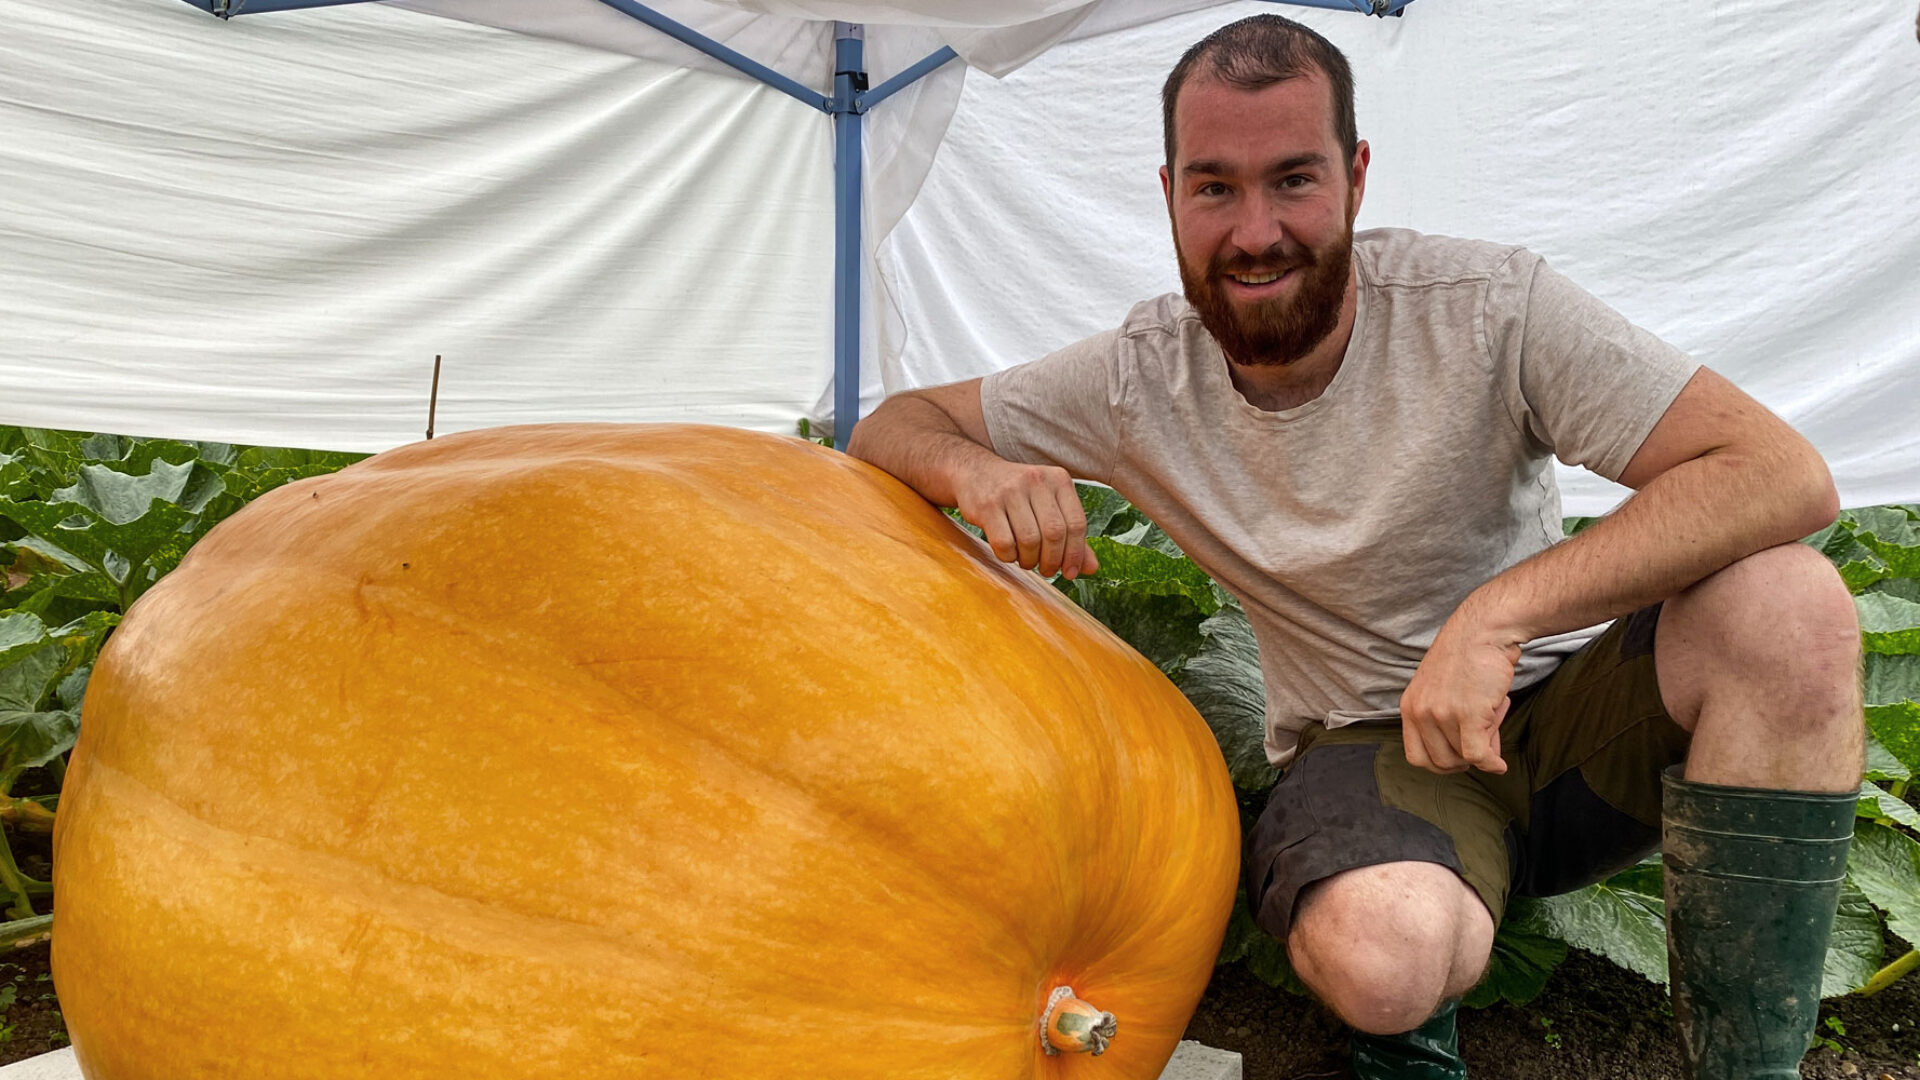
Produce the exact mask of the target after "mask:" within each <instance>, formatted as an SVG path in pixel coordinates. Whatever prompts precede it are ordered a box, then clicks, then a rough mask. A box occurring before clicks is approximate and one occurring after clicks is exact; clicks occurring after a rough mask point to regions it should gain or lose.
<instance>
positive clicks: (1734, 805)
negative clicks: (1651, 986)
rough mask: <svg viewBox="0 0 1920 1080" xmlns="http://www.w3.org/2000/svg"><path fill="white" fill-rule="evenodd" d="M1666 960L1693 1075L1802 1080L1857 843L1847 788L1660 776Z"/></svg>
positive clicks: (1712, 1079) (1676, 773)
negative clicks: (1830, 939) (1788, 787)
mask: <svg viewBox="0 0 1920 1080" xmlns="http://www.w3.org/2000/svg"><path fill="white" fill-rule="evenodd" d="M1663 788H1664V798H1665V805H1664V809H1663V814H1664V816H1665V819H1666V820H1665V842H1664V853H1665V861H1666V868H1667V873H1666V878H1667V963H1668V967H1669V969H1670V973H1671V976H1672V985H1673V1018H1674V1022H1675V1024H1676V1025H1677V1026H1678V1027H1679V1029H1680V1044H1681V1048H1682V1050H1683V1052H1684V1053H1685V1055H1686V1059H1687V1065H1688V1067H1689V1068H1690V1069H1691V1070H1692V1075H1693V1076H1694V1077H1695V1078H1696V1080H1798V1078H1799V1076H1800V1068H1799V1066H1800V1058H1801V1057H1802V1056H1804V1055H1805V1054H1806V1052H1807V1044H1808V1042H1809V1041H1810V1040H1811V1039H1812V1037H1813V1023H1814V1020H1815V1018H1816V1017H1817V1015H1818V1014H1819V1011H1820V976H1821V968H1822V965H1823V964H1824V963H1825V961H1826V955H1827V935H1828V933H1830V932H1831V931H1832V929H1833V912H1834V908H1835V907H1837V906H1838V905H1839V902H1840V881H1841V879H1842V878H1843V877H1844V876H1845V875H1846V870H1847V848H1848V846H1849V845H1850V844H1852V842H1853V804H1854V800H1855V799H1856V798H1857V797H1858V796H1857V795H1856V794H1855V793H1853V792H1848V793H1846V794H1842V795H1836V794H1828V793H1822V792H1805V791H1770V790H1763V789H1757V788H1740V787H1723V786H1721V785H1718V784H1702V783H1697V782H1695V781H1691V780H1685V779H1682V778H1681V776H1680V769H1679V768H1678V767H1677V766H1676V767H1675V768H1672V769H1668V770H1667V771H1666V773H1665V774H1664V777H1663Z"/></svg>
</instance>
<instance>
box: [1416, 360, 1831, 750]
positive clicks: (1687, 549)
mask: <svg viewBox="0 0 1920 1080" xmlns="http://www.w3.org/2000/svg"><path fill="white" fill-rule="evenodd" d="M1620 481H1621V483H1623V484H1626V485H1627V486H1628V487H1631V488H1634V489H1636V492H1637V493H1636V494H1635V495H1634V496H1633V497H1632V498H1630V499H1629V500H1627V502H1626V503H1625V504H1623V505H1622V506H1621V507H1620V508H1619V509H1618V510H1616V511H1614V512H1613V513H1612V514H1609V515H1608V516H1607V517H1605V518H1603V519H1601V520H1600V521H1598V522H1595V523H1594V524H1593V525H1592V526H1590V527H1589V528H1587V529H1586V530H1584V531H1582V532H1581V533H1580V534H1579V535H1577V536H1575V537H1573V538H1572V539H1570V540H1567V541H1565V542H1564V543H1560V544H1556V545H1554V546H1553V547H1551V548H1548V549H1547V550H1545V551H1542V552H1540V553H1539V554H1537V555H1535V556H1533V557H1532V558H1530V559H1527V560H1526V561H1524V562H1521V563H1519V564H1518V565H1515V566H1513V567H1511V568H1509V569H1508V570H1506V571H1505V572H1503V573H1501V574H1500V575H1498V576H1497V577H1495V578H1493V580H1491V581H1489V582H1487V583H1486V584H1485V585H1482V586H1481V587H1480V588H1478V589H1476V590H1474V591H1473V592H1472V593H1471V594H1470V595H1468V597H1467V599H1466V600H1465V601H1464V602H1463V603H1462V604H1461V605H1460V607H1459V608H1458V609H1457V610H1456V611H1455V612H1454V613H1453V615H1452V617H1450V618H1449V619H1448V620H1447V622H1446V623H1445V625H1443V626H1442V627H1441V628H1440V632H1439V634H1438V636H1436V637H1435V639H1434V643H1433V647H1432V648H1431V649H1429V650H1428V652H1427V655H1426V657H1425V659H1423V660H1422V661H1421V663H1420V667H1419V669H1418V670H1417V671H1416V672H1415V673H1414V677H1413V680H1412V682H1410V683H1409V684H1408V685H1407V690H1406V692H1405V694H1403V695H1402V697H1401V702H1400V704H1401V714H1402V722H1403V725H1404V726H1405V728H1406V732H1407V736H1408V738H1407V758H1408V760H1410V761H1412V762H1413V764H1415V765H1420V766H1423V767H1425V768H1429V769H1434V770H1435V771H1439V772H1459V771H1462V770H1464V769H1466V768H1467V767H1468V766H1474V767H1478V768H1481V769H1484V770H1486V771H1488V772H1494V773H1500V772H1505V771H1506V763H1505V762H1504V761H1502V760H1501V758H1500V739H1499V726H1500V721H1501V720H1502V719H1504V718H1505V716H1506V710H1507V705H1508V699H1507V690H1508V687H1509V685H1510V684H1511V683H1512V680H1513V670H1514V667H1515V665H1516V664H1517V663H1518V662H1519V658H1520V647H1521V645H1523V644H1524V643H1526V642H1527V641H1530V640H1532V639H1534V638H1537V637H1542V636H1545V635H1547V634H1555V633H1561V632H1564V631H1568V630H1575V629H1578V628H1580V627H1582V626H1590V625H1592V624H1594V623H1597V622H1601V621H1604V620H1606V619H1610V618H1616V617H1618V616H1620V615H1624V614H1626V613H1627V612H1630V611H1633V610H1635V609H1637V608H1640V607H1644V606H1646V605H1648V604H1652V603H1654V602H1656V601H1659V600H1664V599H1666V598H1667V597H1670V596H1673V595H1674V594H1676V593H1678V592H1680V591H1681V590H1682V589H1685V588H1686V587H1687V586H1689V585H1692V584H1693V583H1694V582H1697V581H1699V580H1700V579H1702V578H1704V577H1707V576H1708V575H1710V574H1713V573H1715V572H1717V571H1719V570H1721V569H1723V568H1725V567H1727V566H1729V565H1731V564H1732V563H1733V562H1735V561H1737V560H1739V559H1743V558H1745V557H1747V556H1748V555H1751V554H1753V553H1754V552H1757V551H1760V550H1762V549H1765V548H1769V547H1773V546H1775V545H1777V544H1784V543H1790V542H1792V541H1795V540H1798V539H1800V538H1801V537H1803V536H1806V535H1808V534H1809V533H1813V532H1817V531H1818V530H1820V529H1821V528H1823V527H1825V526H1826V525H1827V524H1828V523H1830V522H1831V521H1832V520H1833V519H1834V516H1835V515H1836V514H1838V513H1839V496H1838V494H1837V493H1836V492H1835V491H1834V487H1833V479H1832V477H1831V476H1830V475H1829V474H1828V472H1827V467H1826V463H1825V462H1823V461H1822V460H1821V458H1820V455H1819V453H1818V452H1817V451H1815V450H1814V448H1813V447H1812V446H1811V445H1810V444H1809V443H1808V442H1807V441H1806V439H1804V438H1802V437H1801V436H1800V435H1799V433H1797V432H1795V431H1794V430H1793V429H1792V428H1791V427H1789V426H1787V424H1786V423H1785V422H1784V421H1782V420H1781V419H1780V418H1779V417H1777V416H1775V415H1773V414H1772V413H1771V412H1768V411H1767V409H1766V408H1765V407H1764V406H1762V405H1760V404H1759V403H1758V402H1756V401H1754V400H1753V399H1752V398H1750V397H1748V396H1747V395H1746V394H1744V393H1742V392H1741V391H1740V390H1739V389H1738V388H1737V387H1735V386H1734V385H1733V384H1732V383H1730V382H1728V381H1727V380H1726V379H1723V378H1721V377H1720V376H1719V375H1716V374H1714V373H1713V372H1711V371H1709V370H1707V369H1705V368H1701V369H1700V370H1699V371H1697V372H1696V373H1695V374H1694V376H1693V378H1692V379H1691V380H1690V381H1689V382H1688V383H1687V385H1686V388H1685V389H1683V390H1682V391H1681V392H1680V395H1679V397H1677V398H1675V399H1674V402H1673V404H1672V405H1671V406H1670V407H1669V408H1668V409H1667V411H1666V413H1665V414H1664V415H1663V416H1662V417H1661V418H1660V421H1659V423H1658V424H1656V425H1655V426H1654V428H1653V431H1652V432H1651V433H1650V434H1649V435H1648V436H1647V438H1646V440H1645V441H1644V442H1642V443H1641V445H1640V448H1639V450H1638V451H1636V452H1635V454H1634V456H1633V458H1632V460H1631V461H1630V462H1629V463H1628V464H1627V467H1626V470H1625V471H1624V472H1623V473H1622V474H1621V476H1620Z"/></svg>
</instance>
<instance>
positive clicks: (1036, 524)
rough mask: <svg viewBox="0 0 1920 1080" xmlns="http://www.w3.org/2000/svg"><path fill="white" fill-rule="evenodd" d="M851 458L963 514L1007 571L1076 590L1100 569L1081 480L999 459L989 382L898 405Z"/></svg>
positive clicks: (868, 425) (904, 397)
mask: <svg viewBox="0 0 1920 1080" xmlns="http://www.w3.org/2000/svg"><path fill="white" fill-rule="evenodd" d="M847 452H848V453H849V454H852V455H853V456H854V457H857V458H860V459H862V460H864V461H870V462H872V463H873V464H875V465H878V466H879V467H880V468H882V469H885V470H887V471H888V472H890V473H892V474H893V475H895V476H897V477H899V478H900V479H901V480H902V481H904V482H905V483H906V484H907V485H908V486H909V487H911V488H913V489H914V490H915V491H917V492H919V493H920V495H921V497H922V498H924V499H926V500H927V501H928V502H931V503H933V504H934V505H935V506H951V507H954V508H956V509H958V510H959V511H960V516H961V517H964V518H966V519H967V520H968V521H970V522H972V523H973V524H974V525H976V526H978V527H979V528H980V531H981V532H984V533H986V534H987V543H988V544H989V545H990V546H991V547H992V548H993V553H994V554H995V555H997V556H999V557H1000V559H1001V561H1003V562H1010V563H1017V564H1019V565H1021V566H1024V567H1026V568H1027V569H1029V570H1038V571H1040V572H1041V573H1042V574H1045V575H1046V576H1048V577H1052V576H1053V575H1054V574H1056V573H1059V574H1065V575H1066V576H1067V579H1068V580H1072V579H1074V578H1076V577H1078V576H1080V575H1081V574H1091V573H1093V572H1095V571H1097V570H1099V569H1100V560H1098V559H1096V558H1094V556H1093V551H1092V550H1091V549H1089V548H1088V547H1087V515H1086V512H1085V511H1083V510H1082V509H1081V508H1080V493H1079V492H1078V491H1076V490H1075V489H1074V486H1073V476H1072V475H1071V474H1070V473H1068V472H1067V470H1065V469H1061V468H1056V467H1054V466H1050V465H1022V464H1018V463H1016V462H1011V461H1008V460H1007V459H1005V458H1003V457H1001V456H999V455H998V454H995V453H994V452H993V449H992V440H991V439H989V438H988V436H987V422H986V418H985V416H984V415H982V413H981V409H980V380H979V379H971V380H968V381H966V382H958V383H949V384H947V385H945V386H934V387H928V388H927V389H925V390H913V391H908V392H905V393H900V394H895V395H893V396H892V397H890V398H888V399H887V400H886V401H884V402H881V404H880V407H879V408H878V409H875V410H874V411H873V415H872V416H869V417H867V418H866V419H865V420H862V421H860V426H859V427H856V428H854V429H853V438H852V439H851V440H850V441H849V442H848V444H847Z"/></svg>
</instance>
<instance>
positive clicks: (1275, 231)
mask: <svg viewBox="0 0 1920 1080" xmlns="http://www.w3.org/2000/svg"><path fill="white" fill-rule="evenodd" d="M1286 238H1287V230H1286V227H1285V226H1284V225H1282V224H1281V222H1280V213H1279V208H1278V207H1276V206H1274V204H1273V201H1272V200H1271V199H1268V198H1266V197H1265V196H1264V195H1254V196H1252V197H1250V198H1246V199H1242V200H1240V205H1239V214H1238V215H1237V216H1236V217H1235V219H1234V222H1233V235H1232V236H1230V237H1229V238H1228V239H1230V240H1231V241H1232V242H1233V246H1235V247H1237V248H1239V249H1240V250H1241V251H1244V252H1246V253H1247V254H1249V255H1252V256H1254V257H1256V258H1257V257H1259V256H1261V255H1264V254H1266V253H1267V252H1268V251H1269V250H1271V249H1274V248H1278V247H1282V246H1284V242H1285V240H1286Z"/></svg>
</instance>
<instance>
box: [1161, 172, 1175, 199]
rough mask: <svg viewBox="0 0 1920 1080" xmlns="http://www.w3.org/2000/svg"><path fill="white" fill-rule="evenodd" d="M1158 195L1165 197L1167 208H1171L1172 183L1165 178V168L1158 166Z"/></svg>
mask: <svg viewBox="0 0 1920 1080" xmlns="http://www.w3.org/2000/svg"><path fill="white" fill-rule="evenodd" d="M1160 194H1161V195H1163V196H1165V197H1166V200H1167V208H1168V209H1172V208H1173V182H1172V181H1171V180H1169V179H1168V178H1167V167H1166V166H1165V165H1162V166H1160Z"/></svg>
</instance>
